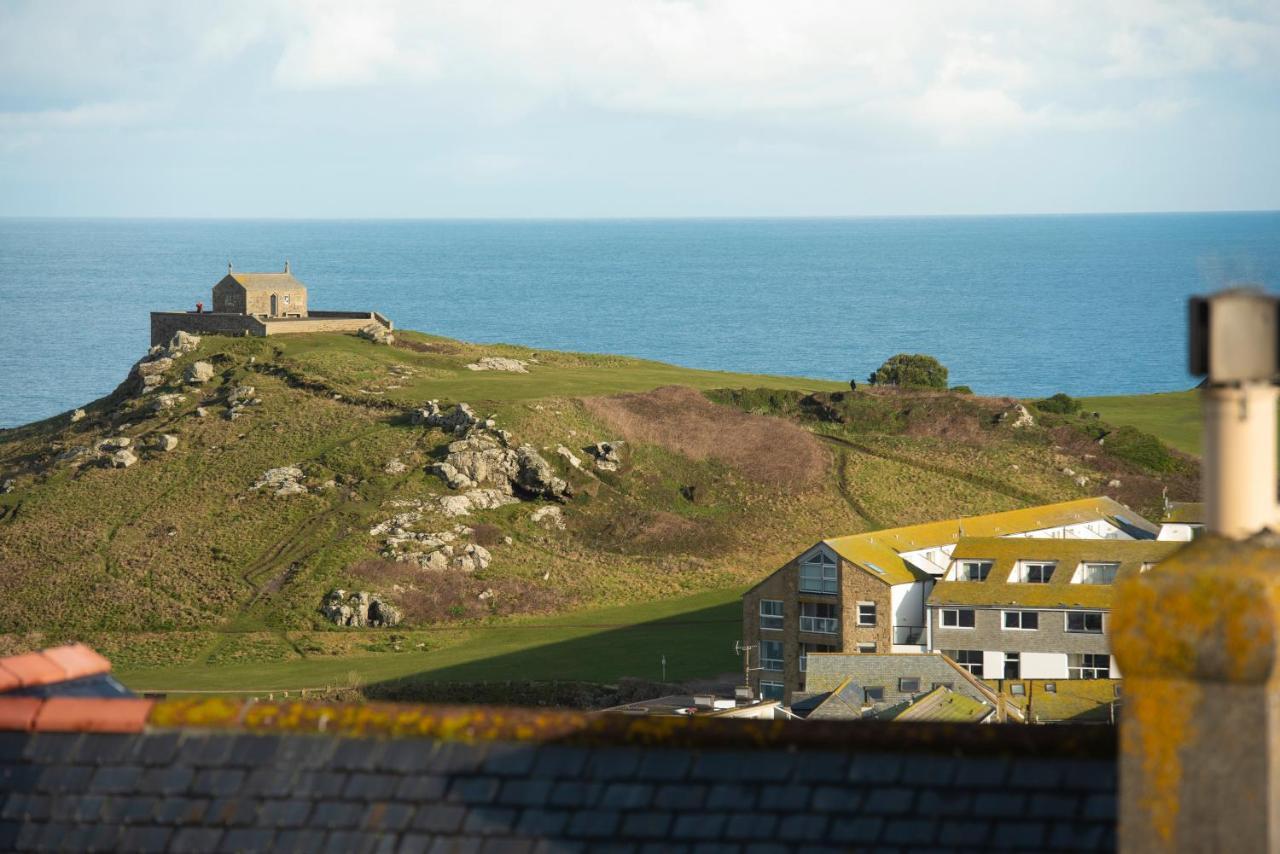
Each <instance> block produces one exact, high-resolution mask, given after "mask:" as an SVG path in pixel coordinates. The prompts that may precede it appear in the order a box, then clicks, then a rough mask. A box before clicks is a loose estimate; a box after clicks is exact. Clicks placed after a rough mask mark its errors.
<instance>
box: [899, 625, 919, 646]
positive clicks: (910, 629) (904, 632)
mask: <svg viewBox="0 0 1280 854" xmlns="http://www.w3.org/2000/svg"><path fill="white" fill-rule="evenodd" d="M893 643H894V645H895V646H924V626H894V627H893Z"/></svg>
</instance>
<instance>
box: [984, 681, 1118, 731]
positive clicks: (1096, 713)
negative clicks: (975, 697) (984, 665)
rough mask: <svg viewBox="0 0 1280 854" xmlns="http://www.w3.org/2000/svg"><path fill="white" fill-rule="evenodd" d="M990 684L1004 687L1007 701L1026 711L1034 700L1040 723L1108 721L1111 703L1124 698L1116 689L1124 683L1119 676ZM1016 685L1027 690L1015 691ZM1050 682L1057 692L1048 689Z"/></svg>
mask: <svg viewBox="0 0 1280 854" xmlns="http://www.w3.org/2000/svg"><path fill="white" fill-rule="evenodd" d="M988 684H989V685H991V686H992V687H993V688H997V689H998V690H1003V691H1004V695H1005V700H1006V701H1007V702H1009V703H1011V704H1013V705H1014V706H1017V707H1018V708H1019V709H1021V710H1022V711H1023V712H1025V711H1026V710H1027V705H1028V703H1030V705H1031V715H1032V717H1033V718H1034V719H1035V720H1037V721H1039V722H1040V723H1051V722H1054V721H1075V722H1077V723H1108V722H1110V721H1111V709H1110V706H1111V704H1112V703H1113V702H1115V701H1116V700H1118V699H1120V695H1119V693H1118V692H1117V690H1116V688H1117V686H1118V685H1120V684H1121V683H1120V680H1119V679H1012V680H1008V679H1006V680H999V681H996V680H991V681H989V682H988ZM1014 685H1021V686H1022V691H1023V693H1021V694H1014V693H1012V691H1013V686H1014ZM1050 685H1052V686H1053V691H1049V690H1047V686H1050Z"/></svg>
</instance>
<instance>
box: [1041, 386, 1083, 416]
mask: <svg viewBox="0 0 1280 854" xmlns="http://www.w3.org/2000/svg"><path fill="white" fill-rule="evenodd" d="M1031 405H1032V406H1034V407H1035V408H1036V409H1039V410H1040V411H1041V412H1053V413H1055V414H1057V415H1075V414H1076V413H1077V412H1079V411H1080V410H1081V409H1083V408H1084V406H1083V405H1082V404H1081V403H1080V401H1078V400H1076V399H1075V398H1074V397H1072V396H1071V395H1069V394H1063V393H1062V392H1058V393H1057V394H1055V395H1054V396H1053V397H1046V398H1045V399H1043V400H1036V401H1033V402H1032V403H1031Z"/></svg>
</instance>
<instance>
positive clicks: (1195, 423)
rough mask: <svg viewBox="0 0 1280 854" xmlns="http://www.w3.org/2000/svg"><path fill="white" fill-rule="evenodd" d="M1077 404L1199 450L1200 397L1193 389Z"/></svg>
mask: <svg viewBox="0 0 1280 854" xmlns="http://www.w3.org/2000/svg"><path fill="white" fill-rule="evenodd" d="M1081 403H1083V404H1084V407H1085V409H1088V410H1090V411H1093V412H1097V413H1098V414H1099V415H1101V416H1102V418H1103V420H1104V421H1110V422H1111V423H1113V424H1129V425H1131V426H1133V427H1137V428H1138V429H1139V430H1145V431H1146V432H1148V433H1153V434H1155V435H1156V436H1159V437H1160V438H1161V439H1163V440H1164V441H1165V442H1168V443H1169V444H1170V445H1172V446H1173V447H1175V448H1177V449H1178V450H1180V451H1185V452H1186V453H1188V454H1197V455H1198V454H1199V453H1200V431H1201V424H1200V399H1199V397H1198V396H1197V393H1196V392H1194V391H1174V392H1168V393H1166V394H1131V395H1123V396H1118V397H1087V398H1082V399H1081Z"/></svg>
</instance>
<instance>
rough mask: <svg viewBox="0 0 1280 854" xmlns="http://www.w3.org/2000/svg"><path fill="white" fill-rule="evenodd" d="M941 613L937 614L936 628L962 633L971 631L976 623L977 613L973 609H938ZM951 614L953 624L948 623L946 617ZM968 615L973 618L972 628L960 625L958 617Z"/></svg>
mask: <svg viewBox="0 0 1280 854" xmlns="http://www.w3.org/2000/svg"><path fill="white" fill-rule="evenodd" d="M938 610H939V611H940V612H941V613H940V614H938V626H939V627H941V628H944V629H963V630H964V631H972V630H973V629H974V626H976V625H977V623H978V612H977V611H976V610H975V609H973V608H939V609H938ZM948 614H953V615H955V616H954V619H955V622H954V623H948V622H947V615H948ZM961 614H969V615H970V616H971V617H972V618H973V622H974V625H973V626H962V625H960V615H961Z"/></svg>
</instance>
